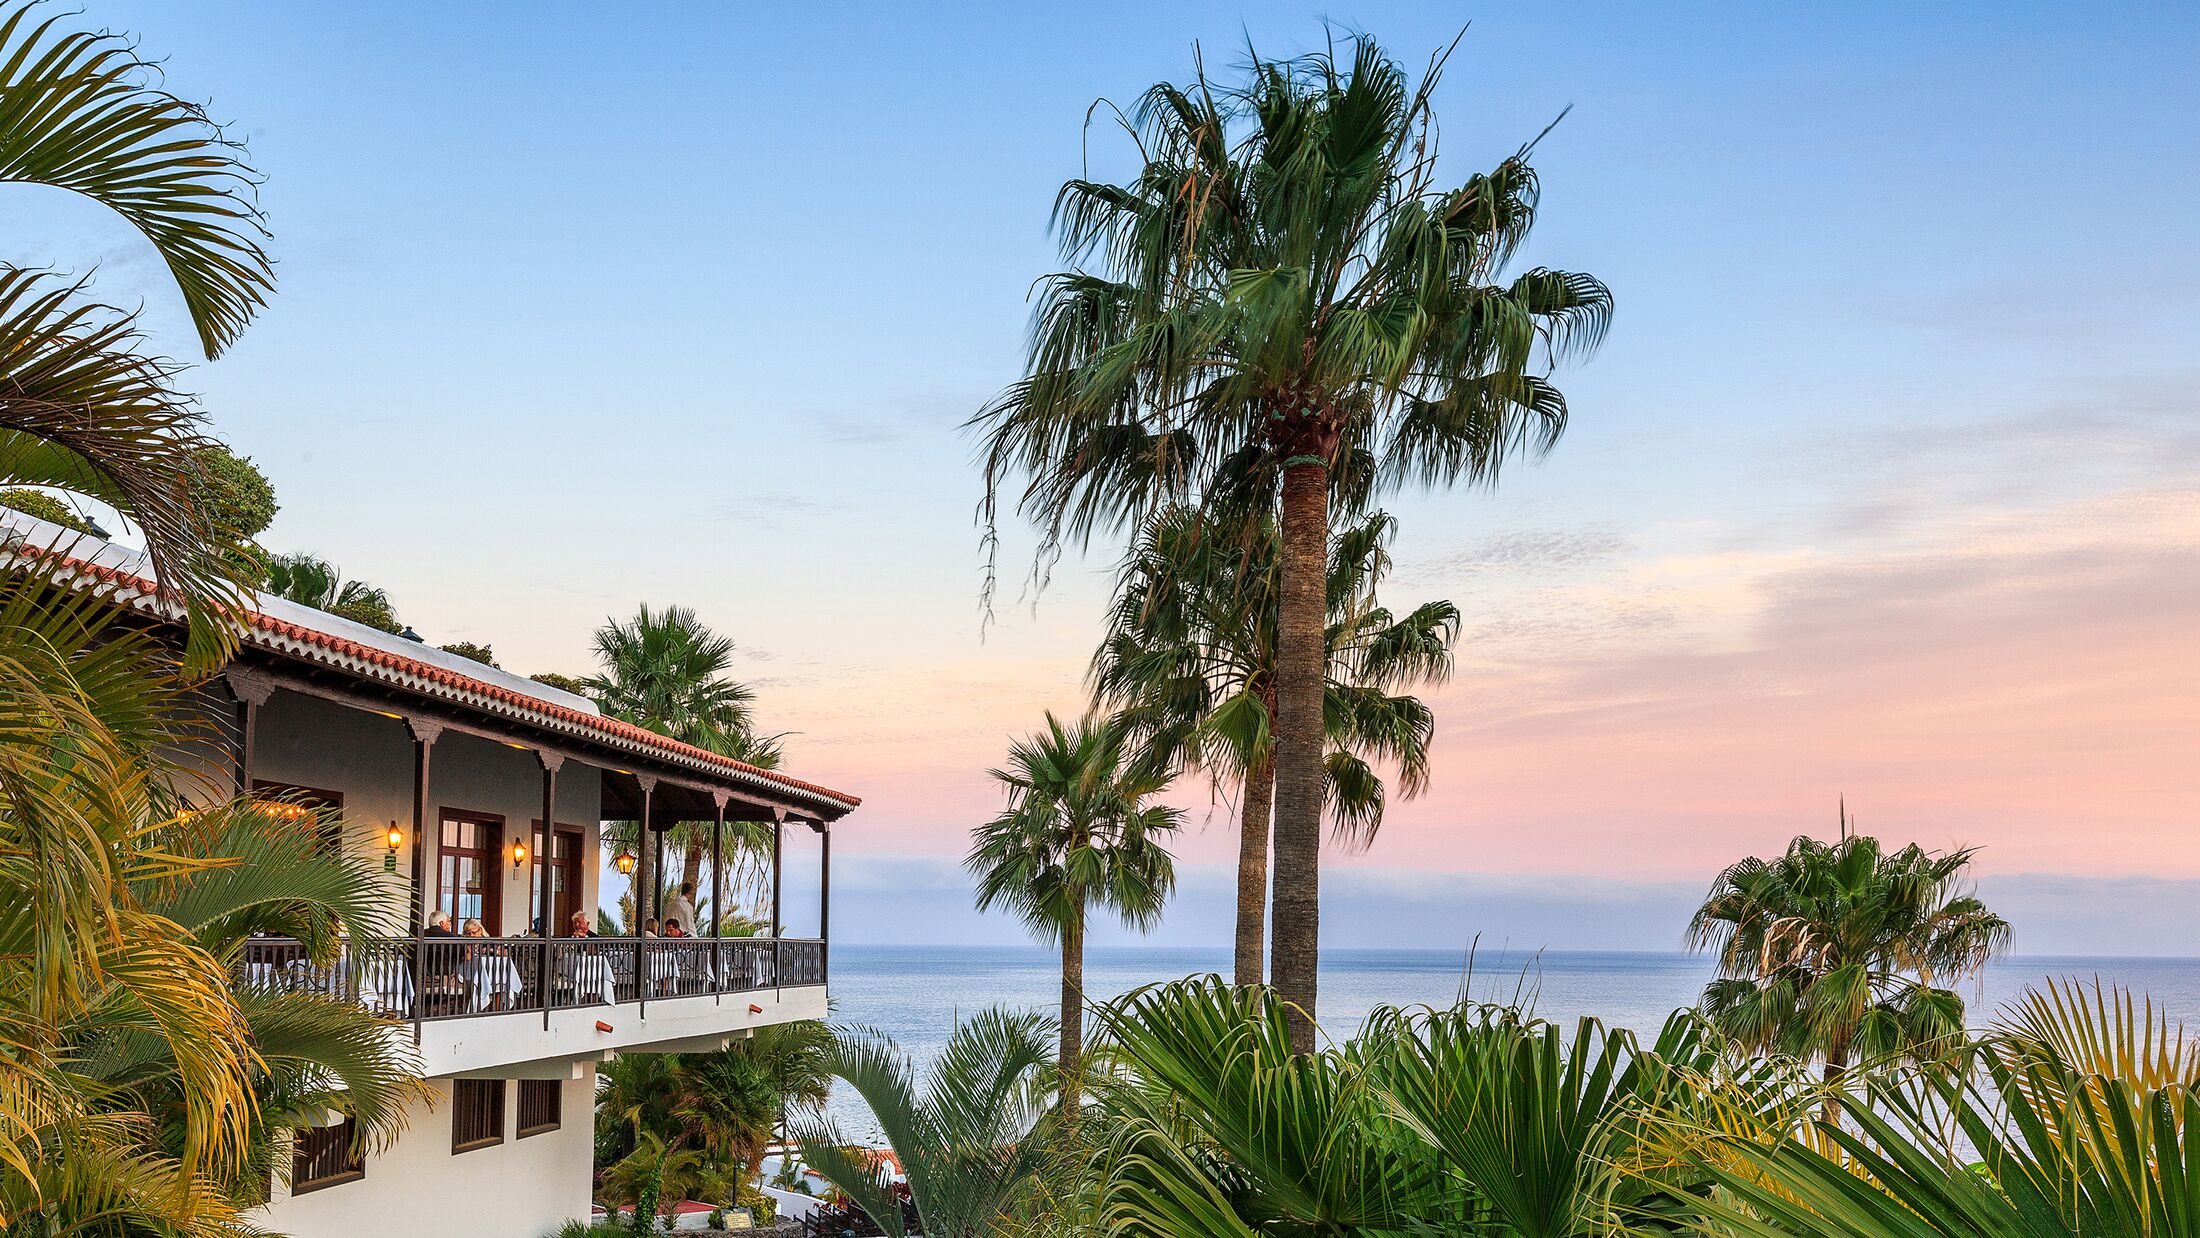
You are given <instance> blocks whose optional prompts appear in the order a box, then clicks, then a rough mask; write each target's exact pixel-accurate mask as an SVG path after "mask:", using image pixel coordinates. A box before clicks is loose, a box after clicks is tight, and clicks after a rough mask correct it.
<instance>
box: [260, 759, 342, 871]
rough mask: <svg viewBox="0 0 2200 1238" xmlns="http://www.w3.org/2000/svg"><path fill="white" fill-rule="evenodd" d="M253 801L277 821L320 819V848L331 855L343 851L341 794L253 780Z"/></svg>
mask: <svg viewBox="0 0 2200 1238" xmlns="http://www.w3.org/2000/svg"><path fill="white" fill-rule="evenodd" d="M252 798H253V800H254V801H256V802H257V803H259V804H260V805H261V806H262V807H263V808H266V809H267V810H268V811H270V812H272V813H274V814H275V815H276V816H278V817H288V818H293V819H295V820H299V821H306V820H310V819H313V818H315V817H316V816H317V817H318V818H319V827H320V831H321V844H322V845H323V846H324V847H326V848H328V850H329V851H330V853H331V854H337V853H341V852H342V851H343V849H344V820H343V813H344V796H343V793H342V792H340V791H323V790H322V789H320V788H319V787H301V786H299V785H297V784H295V783H289V782H269V781H268V780H266V779H265V778H255V779H253V780H252Z"/></svg>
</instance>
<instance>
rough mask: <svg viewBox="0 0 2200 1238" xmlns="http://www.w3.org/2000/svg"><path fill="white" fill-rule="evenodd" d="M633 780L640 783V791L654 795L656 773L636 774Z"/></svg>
mask: <svg viewBox="0 0 2200 1238" xmlns="http://www.w3.org/2000/svg"><path fill="white" fill-rule="evenodd" d="M634 781H636V782H638V783H640V784H641V786H642V792H643V794H645V795H654V794H655V793H656V791H657V775H655V774H636V775H634Z"/></svg>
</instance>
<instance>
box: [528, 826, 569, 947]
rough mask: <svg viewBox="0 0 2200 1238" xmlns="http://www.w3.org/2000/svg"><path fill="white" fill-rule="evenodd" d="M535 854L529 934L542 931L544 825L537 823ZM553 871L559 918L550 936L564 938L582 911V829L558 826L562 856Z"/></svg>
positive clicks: (531, 859)
mask: <svg viewBox="0 0 2200 1238" xmlns="http://www.w3.org/2000/svg"><path fill="white" fill-rule="evenodd" d="M534 834H535V842H534V848H535V849H534V854H533V855H532V856H531V857H529V859H528V861H527V931H528V932H530V933H539V932H541V931H542V852H543V847H542V822H540V821H537V822H535V824H534ZM553 864H554V866H553V867H552V868H551V870H550V897H551V899H552V902H551V904H550V905H551V906H552V907H554V908H556V909H557V910H556V916H555V917H554V918H553V919H552V920H551V921H550V935H551V936H553V937H563V936H565V935H566V930H567V929H568V928H569V927H571V925H572V923H573V913H574V912H577V911H579V910H580V909H581V835H580V831H579V830H570V829H567V828H565V827H564V826H562V825H561V826H559V827H558V854H557V858H556V859H555V861H554V862H553Z"/></svg>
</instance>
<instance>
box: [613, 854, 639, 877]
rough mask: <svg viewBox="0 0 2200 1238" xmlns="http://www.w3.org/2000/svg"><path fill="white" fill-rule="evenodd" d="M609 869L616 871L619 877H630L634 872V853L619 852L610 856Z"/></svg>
mask: <svg viewBox="0 0 2200 1238" xmlns="http://www.w3.org/2000/svg"><path fill="white" fill-rule="evenodd" d="M611 867H613V868H616V869H618V870H619V875H620V876H631V875H632V874H633V872H634V853H633V852H631V851H621V852H620V853H619V854H617V855H615V856H612V857H611Z"/></svg>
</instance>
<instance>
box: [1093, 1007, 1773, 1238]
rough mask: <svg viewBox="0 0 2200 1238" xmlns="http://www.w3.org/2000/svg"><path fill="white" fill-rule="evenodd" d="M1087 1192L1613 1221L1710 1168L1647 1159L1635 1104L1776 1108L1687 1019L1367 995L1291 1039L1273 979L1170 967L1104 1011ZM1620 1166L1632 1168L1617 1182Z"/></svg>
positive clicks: (1365, 1227)
mask: <svg viewBox="0 0 2200 1238" xmlns="http://www.w3.org/2000/svg"><path fill="white" fill-rule="evenodd" d="M1106 1023H1107V1034H1108V1038H1109V1042H1110V1045H1111V1047H1112V1049H1113V1050H1114V1052H1113V1055H1112V1060H1113V1061H1114V1062H1115V1064H1116V1067H1117V1071H1116V1073H1115V1074H1114V1075H1113V1076H1112V1077H1111V1078H1109V1079H1108V1080H1107V1081H1105V1082H1100V1083H1096V1084H1095V1097H1096V1106H1095V1109H1094V1111H1093V1112H1092V1114H1091V1115H1090V1117H1089V1118H1088V1120H1087V1122H1086V1128H1087V1130H1088V1133H1089V1134H1090V1135H1091V1137H1092V1139H1093V1141H1094V1152H1093V1155H1092V1157H1091V1160H1090V1162H1089V1164H1090V1173H1091V1175H1092V1180H1091V1182H1090V1183H1089V1185H1088V1191H1089V1193H1088V1195H1087V1196H1086V1197H1085V1198H1086V1206H1087V1207H1089V1208H1090V1209H1091V1216H1090V1221H1091V1223H1092V1227H1093V1228H1094V1229H1095V1230H1097V1231H1098V1232H1100V1233H1105V1234H1110V1235H1153V1236H1155V1238H1159V1236H1160V1235H1173V1234H1186V1233H1202V1234H1234V1235H1253V1234H1284V1233H1291V1234H1370V1235H1373V1234H1392V1233H1398V1234H1403V1233H1415V1232H1429V1233H1446V1234H1458V1235H1472V1236H1477V1238H1479V1236H1483V1235H1487V1236H1489V1238H1499V1236H1503V1238H1512V1236H1516V1235H1548V1236H1551V1238H1561V1236H1566V1235H1578V1234H1592V1233H1615V1232H1618V1231H1617V1230H1616V1229H1614V1228H1613V1227H1614V1226H1615V1225H1616V1224H1618V1223H1619V1221H1620V1218H1622V1217H1625V1218H1627V1219H1628V1220H1629V1221H1630V1223H1646V1222H1648V1223H1651V1224H1652V1225H1653V1226H1654V1227H1657V1228H1661V1230H1662V1226H1659V1225H1658V1223H1657V1222H1656V1214H1657V1212H1658V1211H1659V1209H1657V1208H1651V1207H1646V1206H1645V1205H1646V1203H1647V1202H1648V1201H1652V1200H1662V1199H1664V1198H1666V1197H1668V1196H1669V1195H1674V1194H1677V1195H1680V1196H1683V1197H1693V1196H1694V1195H1695V1194H1697V1193H1699V1192H1700V1191H1701V1190H1703V1189H1704V1184H1705V1182H1707V1180H1708V1178H1707V1175H1706V1174H1705V1173H1704V1171H1702V1170H1701V1169H1700V1168H1696V1167H1691V1166H1688V1165H1686V1164H1685V1163H1679V1164H1667V1165H1660V1166H1658V1167H1656V1168H1654V1169H1652V1168H1649V1167H1648V1166H1649V1161H1648V1160H1647V1158H1645V1157H1643V1156H1642V1155H1641V1151H1642V1149H1643V1147H1644V1145H1645V1141H1646V1138H1647V1137H1649V1136H1650V1135H1652V1134H1655V1133H1656V1132H1655V1130H1654V1129H1653V1128H1652V1127H1650V1126H1648V1125H1647V1124H1646V1123H1647V1117H1648V1115H1650V1114H1652V1113H1656V1112H1660V1111H1662V1110H1663V1109H1664V1108H1665V1107H1667V1106H1669V1105H1681V1104H1685V1098H1686V1097H1687V1095H1688V1094H1689V1093H1690V1091H1691V1090H1692V1089H1694V1088H1696V1087H1699V1086H1701V1085H1703V1084H1704V1083H1705V1082H1706V1081H1709V1080H1713V1079H1720V1080H1723V1081H1724V1082H1725V1083H1726V1085H1727V1086H1730V1087H1733V1088H1735V1089H1737V1090H1746V1091H1749V1092H1752V1093H1754V1094H1756V1095H1758V1096H1759V1097H1761V1098H1762V1104H1763V1105H1764V1106H1765V1107H1766V1109H1767V1110H1768V1111H1776V1110H1777V1109H1778V1097H1779V1096H1780V1091H1779V1089H1778V1088H1777V1087H1776V1086H1775V1084H1776V1083H1778V1082H1779V1081H1780V1078H1781V1076H1780V1074H1779V1071H1778V1069H1777V1068H1775V1067H1767V1066H1763V1065H1750V1066H1746V1067H1740V1068H1734V1067H1730V1066H1729V1064H1728V1059H1727V1058H1726V1057H1724V1056H1723V1055H1722V1053H1721V1048H1722V1046H1721V1044H1720V1042H1719V1040H1718V1038H1717V1037H1716V1035H1715V1034H1713V1033H1712V1032H1711V1031H1710V1030H1709V1029H1708V1028H1707V1027H1706V1026H1705V1025H1704V1024H1703V1023H1702V1022H1701V1021H1700V1020H1698V1019H1697V1018H1695V1017H1694V1016H1693V1015H1691V1014H1689V1013H1687V1012H1682V1013H1681V1014H1678V1015H1676V1016H1675V1017H1674V1018H1673V1019H1672V1020H1671V1021H1669V1022H1668V1023H1667V1024H1666V1026H1665V1028H1664V1030H1663V1031H1662V1032H1661V1033H1660V1034H1659V1036H1658V1037H1657V1039H1656V1040H1655V1041H1654V1042H1653V1043H1651V1044H1647V1045H1645V1044H1639V1043H1637V1042H1636V1040H1635V1038H1634V1036H1633V1035H1632V1034H1631V1033H1629V1032H1626V1031H1623V1030H1617V1029H1608V1028H1606V1027H1604V1026H1603V1025H1601V1024H1599V1023H1598V1022H1597V1021H1595V1020H1593V1019H1583V1020H1581V1021H1580V1022H1579V1023H1578V1024H1576V1025H1574V1026H1572V1027H1569V1028H1561V1027H1560V1026H1558V1025H1556V1024H1553V1023H1549V1022H1546V1021H1543V1020H1539V1019H1535V1018H1533V1017H1531V1016H1528V1015H1526V1014H1523V1013H1522V1012H1520V1011H1518V1010H1516V1009H1512V1008H1508V1007H1502V1006H1477V1005H1462V1006H1459V1007H1456V1008H1452V1009H1448V1010H1428V1009H1423V1010H1418V1011H1406V1010H1399V1009H1381V1010H1377V1011H1375V1012H1374V1013H1373V1014H1372V1015H1371V1016H1370V1017H1369V1019H1368V1020H1367V1022H1366V1024H1365V1026H1364V1027H1363V1029H1362V1030H1361V1032H1360V1034H1359V1035H1358V1036H1356V1037H1354V1038H1353V1039H1352V1040H1351V1041H1350V1042H1348V1043H1346V1044H1344V1045H1341V1046H1337V1047H1332V1048H1327V1049H1324V1050H1322V1051H1319V1052H1317V1053H1313V1054H1302V1053H1299V1052H1297V1051H1295V1049H1294V1048H1293V1046H1292V1041H1291V1034H1290V1029H1289V1027H1288V1020H1287V1018H1286V1010H1285V1007H1284V1005H1283V1004H1282V1002H1281V1001H1280V1000H1279V999H1278V998H1277V996H1276V995H1275V994H1274V993H1273V992H1272V991H1270V990H1267V989H1264V988H1251V989H1247V988H1241V987H1231V986H1225V985H1223V984H1222V983H1221V982H1220V981H1219V980H1218V979H1215V978H1208V979H1204V980H1200V979H1192V980H1185V981H1181V982H1178V983H1175V984H1171V985H1164V986H1160V987H1158V988H1154V989H1150V990H1146V991H1144V992H1141V993H1137V994H1133V995H1132V996H1131V997H1129V998H1127V999H1125V1000H1124V1001H1123V1002H1122V1003H1121V1004H1120V1005H1119V1006H1118V1007H1116V1008H1114V1009H1113V1010H1111V1011H1110V1012H1109V1014H1108V1015H1107V1018H1106ZM1623 1167H1636V1168H1638V1169H1639V1170H1640V1172H1637V1173H1633V1174H1630V1173H1628V1172H1624V1171H1623Z"/></svg>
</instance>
